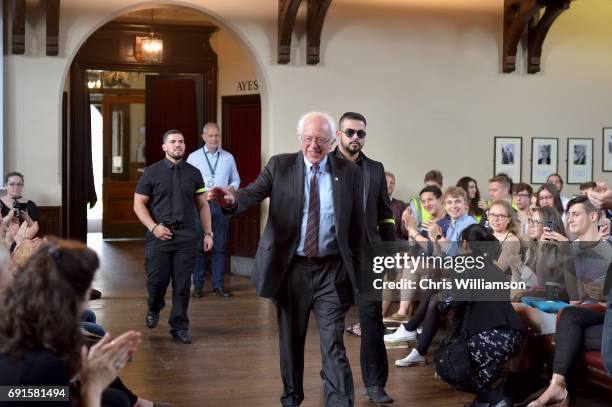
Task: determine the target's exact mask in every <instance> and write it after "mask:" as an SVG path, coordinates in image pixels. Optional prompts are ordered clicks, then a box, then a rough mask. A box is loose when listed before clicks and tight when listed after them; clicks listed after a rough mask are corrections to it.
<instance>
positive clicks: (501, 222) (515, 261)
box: [487, 200, 521, 274]
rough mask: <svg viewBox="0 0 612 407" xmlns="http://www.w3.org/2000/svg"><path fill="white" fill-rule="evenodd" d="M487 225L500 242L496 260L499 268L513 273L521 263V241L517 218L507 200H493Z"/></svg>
mask: <svg viewBox="0 0 612 407" xmlns="http://www.w3.org/2000/svg"><path fill="white" fill-rule="evenodd" d="M487 218H488V219H489V226H490V227H491V230H492V231H493V235H494V236H495V238H496V239H497V240H499V242H500V244H501V254H500V256H499V259H498V260H497V263H498V266H499V268H500V269H501V270H502V271H504V272H506V273H509V274H510V273H515V272H516V269H517V268H518V267H519V265H520V263H521V257H520V252H521V242H520V239H519V230H518V228H519V226H518V219H517V217H516V213H515V212H514V209H512V207H511V206H510V204H509V203H508V202H507V201H502V200H500V201H494V202H493V203H492V204H491V207H490V208H489V210H488V212H487Z"/></svg>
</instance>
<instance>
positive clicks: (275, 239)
mask: <svg viewBox="0 0 612 407" xmlns="http://www.w3.org/2000/svg"><path fill="white" fill-rule="evenodd" d="M328 163H329V170H330V173H331V177H332V193H333V200H334V212H335V225H336V239H337V241H338V249H339V251H340V256H341V257H342V263H343V266H344V270H345V271H346V273H347V275H348V277H349V278H350V279H351V283H352V284H353V287H354V288H355V290H357V288H358V279H357V273H358V272H359V271H360V268H361V243H362V241H363V233H364V231H363V182H362V179H361V174H360V171H359V168H357V166H356V165H355V164H354V163H352V162H350V161H348V160H344V159H338V158H336V157H334V155H333V154H328ZM266 198H270V207H269V212H268V221H267V223H266V227H265V229H264V233H263V235H262V237H261V239H260V240H259V246H258V248H257V254H256V255H255V269H254V270H253V275H252V279H253V282H254V284H255V288H256V290H257V294H258V295H259V296H261V297H266V298H272V297H274V296H275V295H276V293H277V291H278V289H279V287H280V285H281V282H282V280H283V277H284V275H285V273H286V272H287V269H288V268H289V265H290V264H291V260H292V259H293V256H294V255H295V252H296V250H297V247H298V245H299V243H300V237H301V236H300V226H301V223H302V214H303V209H304V156H303V155H302V153H301V152H299V153H293V154H280V155H276V156H274V157H272V158H271V159H270V161H269V162H268V164H267V165H266V167H265V168H264V170H263V171H262V173H261V174H260V175H259V176H258V177H257V179H256V180H255V181H254V182H253V183H252V184H250V185H249V186H247V187H246V188H242V189H240V190H238V191H237V192H236V205H235V206H233V207H232V208H228V209H225V210H224V211H225V212H227V213H240V212H244V211H246V210H247V209H249V208H250V207H252V206H253V205H257V204H258V203H260V202H261V201H263V200H264V199H266Z"/></svg>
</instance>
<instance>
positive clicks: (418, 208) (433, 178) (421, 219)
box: [408, 170, 443, 229]
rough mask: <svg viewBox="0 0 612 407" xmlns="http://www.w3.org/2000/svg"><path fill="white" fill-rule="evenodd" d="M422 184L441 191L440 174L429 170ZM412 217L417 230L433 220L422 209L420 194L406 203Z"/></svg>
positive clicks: (425, 210) (430, 215) (424, 209)
mask: <svg viewBox="0 0 612 407" xmlns="http://www.w3.org/2000/svg"><path fill="white" fill-rule="evenodd" d="M423 183H424V184H425V186H426V187H437V188H438V189H439V190H442V185H443V178H442V173H441V172H440V171H438V170H431V171H428V172H427V173H426V174H425V178H424V179H423ZM408 206H409V207H410V211H411V212H410V213H411V214H412V217H414V219H415V220H416V221H417V228H418V229H421V228H422V227H423V225H424V224H425V223H427V222H429V221H430V220H432V219H433V215H432V214H431V213H430V212H428V211H427V209H426V208H424V207H423V205H422V202H421V194H419V196H415V197H414V198H412V199H411V200H410V202H409V203H408Z"/></svg>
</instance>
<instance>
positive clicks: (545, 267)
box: [512, 207, 573, 300]
mask: <svg viewBox="0 0 612 407" xmlns="http://www.w3.org/2000/svg"><path fill="white" fill-rule="evenodd" d="M528 224H529V229H528V237H529V243H528V246H527V251H526V253H525V260H524V261H523V264H522V265H521V266H520V268H519V269H518V274H513V275H512V281H522V282H525V283H526V284H527V287H528V288H530V289H540V290H541V291H542V292H543V289H544V288H545V285H546V283H554V284H560V286H561V287H565V274H564V273H565V272H571V271H573V267H571V265H572V264H571V259H570V258H569V256H568V254H569V246H568V245H567V244H559V243H558V240H560V238H557V240H554V241H553V240H551V239H550V238H549V237H547V235H546V232H550V233H555V234H557V233H558V234H560V235H561V236H564V237H565V235H566V233H565V227H564V226H563V221H562V220H561V216H560V215H559V212H557V210H556V209H554V208H540V207H536V208H535V209H534V211H533V213H532V215H531V217H530V218H529V220H528ZM565 266H567V267H565ZM562 291H565V289H564V288H563V289H562ZM526 295H529V296H539V295H538V294H537V293H535V292H533V291H530V292H528V293H527V294H526ZM561 297H562V299H564V300H567V299H568V298H567V293H565V295H563V294H561Z"/></svg>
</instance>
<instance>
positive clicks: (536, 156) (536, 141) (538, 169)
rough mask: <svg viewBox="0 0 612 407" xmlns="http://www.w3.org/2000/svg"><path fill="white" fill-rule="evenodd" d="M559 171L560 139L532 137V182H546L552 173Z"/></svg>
mask: <svg viewBox="0 0 612 407" xmlns="http://www.w3.org/2000/svg"><path fill="white" fill-rule="evenodd" d="M558 172H559V139H558V138H553V137H534V138H532V139H531V183H532V184H545V183H546V180H547V179H548V176H549V175H550V174H555V173H558Z"/></svg>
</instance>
